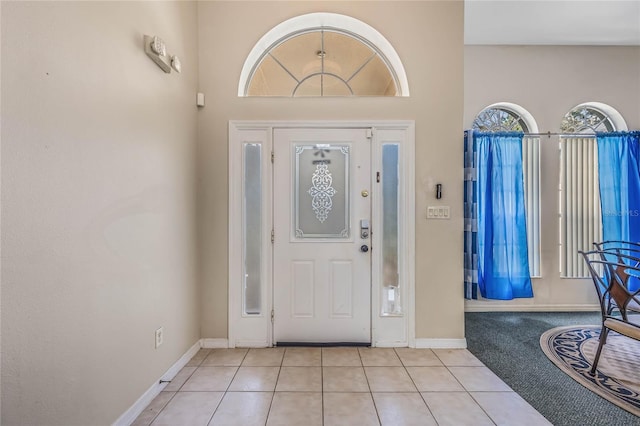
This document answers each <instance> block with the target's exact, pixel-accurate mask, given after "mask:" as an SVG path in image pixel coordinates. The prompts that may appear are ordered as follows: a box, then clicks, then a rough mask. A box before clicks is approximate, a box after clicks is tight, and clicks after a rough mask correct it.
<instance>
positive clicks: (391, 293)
mask: <svg viewBox="0 0 640 426" xmlns="http://www.w3.org/2000/svg"><path fill="white" fill-rule="evenodd" d="M398 149H399V146H398V145H397V144H383V145H382V271H383V273H382V275H383V282H382V314H383V315H401V314H402V305H401V304H400V287H399V276H398V258H399V256H398V210H399V206H400V203H399V198H398V197H399V194H398V188H399V183H400V181H399V178H398V176H399V175H398Z"/></svg>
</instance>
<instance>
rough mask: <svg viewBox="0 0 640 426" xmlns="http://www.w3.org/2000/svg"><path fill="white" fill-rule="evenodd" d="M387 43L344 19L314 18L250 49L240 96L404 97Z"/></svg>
mask: <svg viewBox="0 0 640 426" xmlns="http://www.w3.org/2000/svg"><path fill="white" fill-rule="evenodd" d="M408 92H409V89H408V86H407V80H406V75H405V73H404V68H403V67H402V63H401V62H400V59H399V58H398V56H397V54H396V52H395V50H394V49H393V47H391V45H390V44H389V42H388V41H386V39H385V38H384V37H383V36H382V35H381V34H380V33H379V32H377V31H376V30H375V29H373V28H372V27H370V26H368V25H367V24H365V23H363V22H361V21H358V20H356V19H354V18H350V17H348V16H344V15H337V14H331V13H312V14H308V15H303V16H299V17H297V18H293V19H290V20H288V21H285V22H283V23H282V24H280V25H278V26H276V27H275V28H274V29H272V30H271V31H269V32H268V33H267V34H265V36H263V37H262V39H261V40H260V41H259V42H258V43H257V44H256V46H255V47H254V48H253V50H252V51H251V53H250V54H249V56H248V57H247V60H246V61H245V65H244V68H243V71H242V74H241V77H240V84H239V88H238V96H287V97H303V96H408Z"/></svg>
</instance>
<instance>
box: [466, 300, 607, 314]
mask: <svg viewBox="0 0 640 426" xmlns="http://www.w3.org/2000/svg"><path fill="white" fill-rule="evenodd" d="M464 311H465V312H588V311H598V312H599V311H600V306H599V305H596V304H582V305H510V304H497V303H484V302H475V301H474V302H472V303H466V304H465V306H464Z"/></svg>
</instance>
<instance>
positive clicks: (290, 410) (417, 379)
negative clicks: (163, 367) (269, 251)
mask: <svg viewBox="0 0 640 426" xmlns="http://www.w3.org/2000/svg"><path fill="white" fill-rule="evenodd" d="M133 424H134V425H136V426H139V425H152V426H165V425H176V426H197V425H203V426H204V425H242V426H249V425H267V426H272V425H293V426H298V425H299V426H312V425H357V426H365V425H393V426H401V425H452V426H464V425H473V426H482V425H509V426H512V425H519V426H527V425H536V426H537V425H550V423H549V422H548V421H547V420H546V419H545V418H544V417H542V415H540V414H539V413H538V412H537V411H536V410H534V409H533V408H532V407H531V406H530V405H529V404H528V403H527V402H525V401H524V400H523V399H522V398H521V397H520V396H519V395H518V394H516V393H515V392H513V391H512V390H511V389H510V388H509V387H508V386H507V385H506V384H504V382H502V380H500V379H499V378H498V377H497V376H496V375H495V374H493V373H492V372H491V371H490V370H489V369H488V368H487V367H485V366H484V365H483V364H482V363H481V362H480V361H478V359H476V358H475V357H474V356H473V355H472V354H471V353H470V352H469V351H467V350H465V349H434V350H431V349H410V348H396V349H388V348H344V347H342V348H267V349H201V350H200V351H199V352H198V353H197V354H196V355H195V356H194V357H193V358H192V359H191V361H190V362H189V363H188V364H187V366H186V367H184V368H183V369H182V370H181V371H180V372H179V373H178V374H177V375H176V377H175V378H174V379H173V380H172V382H171V383H169V385H167V387H166V388H165V389H164V391H163V392H161V393H160V395H158V397H156V398H155V399H154V400H153V402H152V403H151V404H149V406H148V407H147V408H146V410H145V411H144V412H143V413H142V414H140V416H139V417H138V418H137V419H136V421H135V422H134V423H133Z"/></svg>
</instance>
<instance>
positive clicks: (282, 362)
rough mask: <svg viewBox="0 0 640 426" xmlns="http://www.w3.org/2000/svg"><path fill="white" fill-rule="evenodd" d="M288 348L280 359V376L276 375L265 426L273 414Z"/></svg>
mask: <svg viewBox="0 0 640 426" xmlns="http://www.w3.org/2000/svg"><path fill="white" fill-rule="evenodd" d="M287 350H288V348H284V351H283V352H282V359H281V360H280V366H279V367H278V376H277V377H276V382H275V383H274V385H273V392H272V393H271V402H269V409H268V410H267V416H266V417H265V419H264V424H265V426H266V425H267V423H268V422H269V416H270V415H271V409H272V408H273V400H274V399H275V398H276V388H277V387H278V380H280V373H281V372H282V367H283V366H284V357H285V356H286V355H287Z"/></svg>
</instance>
